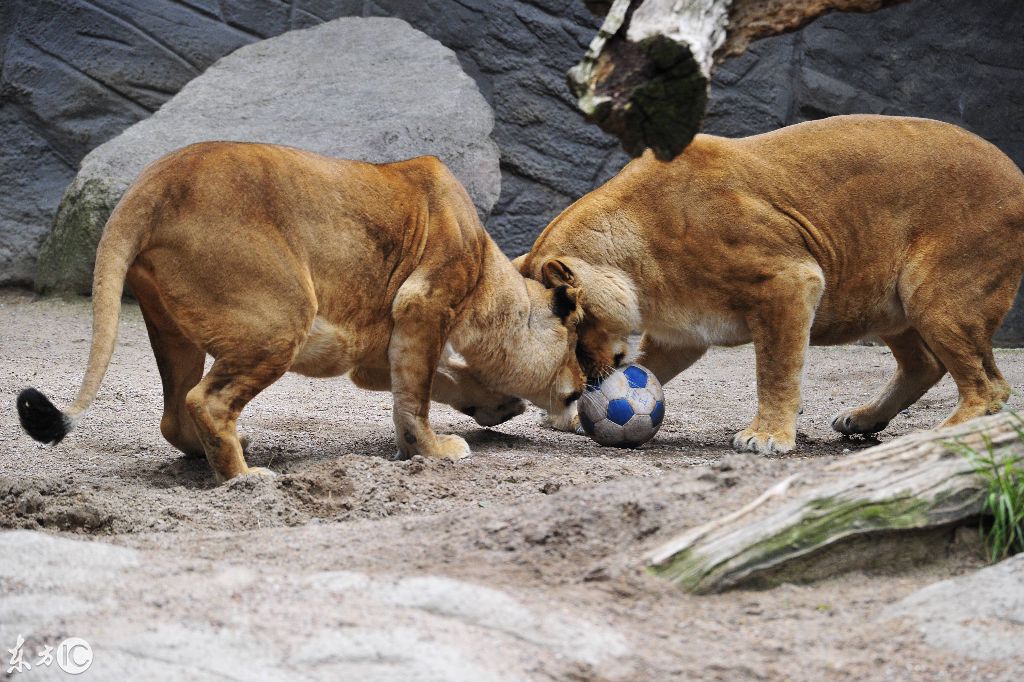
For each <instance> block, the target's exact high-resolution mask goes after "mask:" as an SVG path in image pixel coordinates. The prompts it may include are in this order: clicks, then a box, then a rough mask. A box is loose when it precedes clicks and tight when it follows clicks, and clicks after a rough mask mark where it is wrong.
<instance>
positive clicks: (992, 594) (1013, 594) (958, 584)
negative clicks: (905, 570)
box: [883, 554, 1024, 663]
mask: <svg viewBox="0 0 1024 682" xmlns="http://www.w3.org/2000/svg"><path fill="white" fill-rule="evenodd" d="M883 618H890V619H891V618H899V619H902V620H903V621H905V622H907V623H910V624H912V625H913V626H914V627H916V628H917V630H918V631H919V632H920V633H921V634H922V635H924V638H925V641H926V642H927V643H928V644H929V645H931V646H933V647H935V648H936V649H940V650H942V651H952V652H955V653H958V654H960V655H962V656H967V657H969V658H975V659H988V660H993V659H1016V660H1019V661H1020V662H1021V663H1024V554H1018V555H1017V556H1015V557H1012V558H1010V559H1007V560H1006V561H1003V562H1001V563H998V564H996V565H995V566H989V567H988V568H983V569H981V570H980V571H977V572H976V573H971V574H970V575H966V576H962V577H959V578H953V579H950V580H943V581H941V582H938V583H934V584H932V585H929V586H928V587H925V588H923V589H920V590H918V591H917V592H914V593H913V594H911V595H910V596H909V597H907V598H905V599H903V600H902V601H900V602H899V603H897V604H894V605H893V606H891V607H889V608H888V609H887V610H886V611H885V613H884V614H883Z"/></svg>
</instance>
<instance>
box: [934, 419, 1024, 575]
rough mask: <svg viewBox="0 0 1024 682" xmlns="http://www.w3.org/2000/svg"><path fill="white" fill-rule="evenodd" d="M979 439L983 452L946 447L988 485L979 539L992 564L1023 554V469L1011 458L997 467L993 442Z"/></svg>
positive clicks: (1023, 436)
mask: <svg viewBox="0 0 1024 682" xmlns="http://www.w3.org/2000/svg"><path fill="white" fill-rule="evenodd" d="M1014 430H1015V431H1016V432H1017V437H1018V438H1020V439H1021V441H1022V442H1024V431H1022V430H1021V428H1020V426H1015V427H1014ZM982 440H983V442H984V444H985V451H984V452H978V451H977V450H976V449H975V448H972V447H970V446H969V445H965V444H963V443H951V444H949V445H950V446H951V447H952V448H953V449H955V450H958V451H959V452H960V453H961V454H963V455H964V457H966V458H967V459H968V460H969V461H970V462H971V465H972V466H973V467H974V470H975V472H976V473H977V474H978V475H979V476H981V477H982V478H983V479H984V480H985V483H986V484H987V486H988V487H987V490H986V492H985V500H984V502H983V504H982V509H981V511H982V514H983V517H982V527H981V537H982V541H983V542H984V544H985V549H986V552H987V554H988V557H987V558H988V560H989V562H991V563H995V562H997V561H1001V560H1003V559H1005V558H1007V557H1009V556H1011V555H1013V554H1017V553H1018V552H1024V466H1022V465H1021V462H1019V461H1013V459H1012V458H1011V459H1007V460H1006V461H1004V462H1003V463H1002V464H1000V463H999V462H998V461H997V458H996V454H995V450H994V448H993V446H992V440H991V439H990V438H988V437H987V436H984V435H983V436H982ZM988 519H991V525H990V526H989V527H988V529H987V530H986V528H985V521H986V520H988Z"/></svg>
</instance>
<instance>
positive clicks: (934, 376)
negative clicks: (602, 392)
mask: <svg viewBox="0 0 1024 682" xmlns="http://www.w3.org/2000/svg"><path fill="white" fill-rule="evenodd" d="M517 264H518V265H519V267H520V269H521V271H522V272H523V273H524V274H527V275H529V276H530V277H534V278H536V279H538V280H540V281H543V282H545V283H547V284H548V285H550V286H573V287H582V288H583V290H584V291H585V292H586V299H585V302H584V304H583V308H584V317H583V322H582V323H581V325H580V327H579V329H578V330H577V331H578V334H579V339H580V348H579V355H580V358H581V361H582V363H583V365H584V368H585V369H586V370H587V371H588V373H589V374H591V375H597V376H600V375H603V374H604V373H606V372H608V371H609V370H610V368H611V367H613V366H616V365H620V364H622V363H623V362H625V361H627V360H629V359H630V358H629V353H628V337H629V336H630V334H631V332H634V331H642V332H643V334H644V336H643V342H642V349H641V350H642V353H643V359H642V362H643V363H644V364H645V365H647V366H648V367H649V368H650V369H651V370H653V371H654V373H655V374H656V375H657V376H658V378H659V379H660V380H661V381H662V382H667V381H669V380H670V379H672V378H673V377H675V376H676V375H678V374H679V373H680V372H682V371H683V370H684V369H686V368H687V367H689V366H690V365H691V364H693V363H694V362H695V361H696V360H697V359H698V358H700V357H701V355H703V354H704V352H705V350H706V349H707V348H708V347H709V346H714V345H721V346H734V345H738V344H743V343H748V342H753V344H754V352H755V355H756V361H757V395H758V409H757V415H756V416H755V417H754V421H753V423H751V424H750V426H749V427H748V428H746V429H743V430H742V431H740V432H739V433H737V434H736V436H735V438H734V439H733V445H734V447H736V448H737V449H739V450H750V451H754V452H760V453H777V452H787V451H789V450H791V449H792V448H793V447H794V444H795V435H796V417H797V412H798V410H799V407H800V376H801V371H802V368H803V364H804V355H805V352H806V349H807V345H808V343H813V344H840V343H849V342H851V341H856V340H858V339H861V338H863V337H865V336H869V335H878V336H880V337H881V338H882V339H883V340H884V341H885V343H886V344H888V346H889V348H890V349H892V354H893V357H894V358H895V359H896V363H897V368H896V373H895V374H894V375H893V377H892V379H891V380H890V381H889V382H888V383H887V384H886V385H885V386H884V387H883V388H882V390H881V391H880V392H879V393H878V395H877V396H875V398H873V399H872V400H870V401H869V402H867V403H866V404H864V405H861V406H860V407H856V408H853V409H850V410H847V411H845V412H842V413H841V414H839V415H838V416H836V417H835V419H834V420H833V422H832V426H833V427H834V428H835V429H836V430H837V431H839V432H841V433H843V434H871V433H876V432H878V431H880V430H882V429H884V428H885V427H886V425H887V424H888V423H889V420H890V419H892V418H893V416H895V415H896V414H897V413H898V412H899V411H900V410H902V409H904V408H905V407H907V406H909V405H911V404H912V403H914V402H915V401H916V400H917V399H918V398H920V397H921V396H922V395H923V394H924V393H925V392H926V391H927V390H928V389H929V388H931V387H932V386H933V385H934V384H935V383H936V382H938V380H939V379H940V378H942V376H943V375H944V374H945V373H946V372H947V371H948V372H949V373H950V374H951V375H952V377H953V380H954V381H955V382H956V386H957V389H958V391H959V394H960V401H959V405H958V406H957V408H956V410H955V411H954V412H953V413H952V415H950V417H949V418H948V419H946V421H945V422H944V424H945V425H951V424H957V423H960V422H963V421H965V420H968V419H971V418H972V417H977V416H980V415H983V414H987V413H991V412H994V411H996V410H999V409H1000V407H1001V405H1002V404H1003V403H1004V402H1005V401H1006V399H1007V398H1008V397H1009V395H1010V386H1009V385H1008V384H1007V382H1006V380H1005V379H1004V378H1003V376H1002V374H1000V372H999V369H998V368H997V367H996V362H995V358H994V357H993V354H992V335H993V332H995V330H996V329H997V328H998V327H999V325H1000V324H1001V322H1002V320H1003V317H1004V316H1005V315H1006V312H1007V311H1008V310H1009V308H1010V306H1011V304H1012V303H1013V300H1014V295H1015V292H1016V291H1017V287H1018V285H1019V283H1020V279H1021V274H1022V271H1024V175H1022V174H1021V171H1020V169H1018V168H1017V167H1016V166H1015V165H1014V163H1013V162H1012V161H1011V160H1010V159H1009V158H1007V157H1006V155H1005V154H1003V153H1002V152H1000V151H999V150H998V149H997V148H996V147H995V146H993V145H991V144H989V143H988V142H986V141H984V140H982V139H981V138H979V137H976V136H975V135H972V134H970V133H968V132H966V131H964V130H962V129H960V128H957V127H955V126H952V125H949V124H946V123H941V122H938V121H929V120H923V119H915V118H897V117H886V116H837V117H835V118H829V119H824V120H820V121H813V122H808V123H801V124H798V125H794V126H790V127H787V128H783V129H781V130H777V131H775V132H771V133H767V134H764V135H755V136H753V137H747V138H742V139H726V138H722V137H715V136H712V135H698V136H697V137H696V138H695V139H694V141H693V142H692V143H691V144H690V145H689V146H688V147H687V148H686V149H685V150H684V151H683V153H682V154H681V155H680V156H679V157H678V158H676V159H675V160H673V161H671V162H661V161H658V160H657V159H656V158H655V157H654V156H653V155H652V154H651V153H650V152H648V153H646V154H644V156H642V157H641V158H639V159H636V160H634V161H632V162H631V163H629V164H628V165H627V166H626V167H625V168H623V170H622V171H621V172H620V173H619V174H618V175H617V176H616V177H614V178H613V179H612V180H610V181H609V182H608V183H606V184H605V185H603V186H602V187H599V188H598V189H596V190H594V191H593V192H591V193H589V194H587V195H586V196H584V197H582V198H581V199H579V200H578V201H576V202H575V203H574V204H572V205H571V206H570V207H569V208H567V209H566V210H565V211H564V212H563V213H562V214H561V215H559V216H558V217H557V218H556V219H555V220H554V221H552V222H551V224H550V225H548V226H547V228H546V229H545V230H544V232H543V233H542V234H541V235H540V236H539V237H538V239H537V241H536V243H535V244H534V245H533V249H532V250H531V251H530V252H529V253H528V254H526V255H525V256H523V257H520V259H517Z"/></svg>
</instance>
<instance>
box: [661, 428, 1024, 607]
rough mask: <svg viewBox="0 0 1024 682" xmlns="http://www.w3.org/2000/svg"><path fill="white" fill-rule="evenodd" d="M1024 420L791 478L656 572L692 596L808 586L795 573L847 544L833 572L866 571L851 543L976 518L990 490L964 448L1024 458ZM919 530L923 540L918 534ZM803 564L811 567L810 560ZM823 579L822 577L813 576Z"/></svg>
mask: <svg viewBox="0 0 1024 682" xmlns="http://www.w3.org/2000/svg"><path fill="white" fill-rule="evenodd" d="M1020 423H1021V422H1020V418H1019V417H1017V416H1016V415H1012V414H1005V413H1004V414H999V415H995V416H992V417H985V418H982V419H977V420H974V421H972V422H969V423H967V424H963V425H961V426H958V427H954V428H951V429H944V430H940V431H929V432H924V433H919V434H913V435H910V436H906V437H904V438H900V439H898V440H895V441H893V442H891V443H887V444H885V445H880V446H877V447H874V448H870V449H868V450H865V451H863V452H861V453H858V454H857V455H854V456H852V457H849V458H846V459H844V460H841V461H840V462H836V463H834V464H831V465H828V466H824V467H816V468H812V469H810V470H808V471H807V472H805V473H801V474H798V475H796V476H792V477H790V478H788V479H786V480H784V481H782V482H780V483H778V484H776V485H775V486H773V487H772V488H771V489H769V490H768V491H766V492H765V493H764V494H763V495H761V496H760V497H759V498H758V499H756V500H754V501H753V502H751V503H750V504H748V505H747V506H745V507H743V508H742V509H740V510H738V511H736V512H733V513H732V514H729V515H728V516H725V517H723V518H721V519H718V520H715V521H712V522H710V523H707V524H704V525H703V526H700V527H698V528H695V529H693V530H690V531H688V532H686V533H683V534H682V535H680V536H679V537H677V538H675V539H674V540H672V541H671V542H669V543H666V544H665V545H664V546H663V547H661V548H660V549H658V550H657V551H656V552H654V553H653V554H652V555H651V556H650V557H649V558H648V565H649V570H650V571H651V572H652V573H654V574H655V575H658V576H661V577H664V578H666V579H668V580H672V581H673V582H675V583H676V584H678V585H679V586H680V587H682V588H683V589H685V590H687V591H690V592H697V593H704V592H717V591H720V590H723V589H727V588H729V587H734V586H738V585H750V584H759V585H763V584H770V583H771V582H773V581H775V580H782V579H785V580H799V579H800V576H799V575H797V574H795V573H794V571H793V570H791V569H792V566H794V565H795V564H797V563H802V564H803V565H805V566H807V565H809V562H808V561H806V558H807V557H809V556H811V555H813V554H815V553H820V552H822V551H824V550H828V549H830V548H834V547H835V546H837V545H838V544H840V543H844V542H845V543H846V545H847V555H848V556H847V557H846V558H845V560H843V561H836V560H835V557H832V558H831V559H830V560H829V562H828V563H829V564H830V565H831V570H833V571H840V570H842V567H843V565H844V564H848V565H858V566H859V565H863V563H864V562H863V561H861V560H860V559H859V558H858V557H857V556H850V555H849V548H850V547H854V546H856V547H859V548H860V551H861V552H862V553H863V552H865V551H867V552H870V551H872V543H871V542H860V543H853V544H851V543H849V542H848V541H849V540H850V539H851V538H870V537H872V536H875V535H878V534H880V533H881V534H886V535H887V536H888V535H893V534H895V535H896V536H900V535H901V534H902V537H903V538H904V540H905V541H906V542H912V541H916V540H918V539H920V537H921V533H924V534H925V535H926V536H934V537H940V536H941V535H942V533H941V531H942V529H943V528H948V527H949V526H950V525H951V524H955V523H957V522H960V521H963V520H965V519H968V518H972V517H974V516H977V514H978V513H979V512H980V510H981V506H982V501H983V498H984V495H985V491H986V483H985V481H984V479H983V478H982V477H981V476H979V475H978V474H977V473H976V472H975V463H973V462H972V461H970V460H969V459H968V458H967V457H965V456H964V455H963V454H962V453H961V447H960V445H957V444H963V445H967V446H969V447H971V448H973V449H974V450H976V451H978V452H984V453H986V455H988V454H989V447H990V446H989V443H990V444H991V455H992V456H993V457H994V458H995V459H996V460H997V461H1017V460H1020V459H1022V458H1024V443H1022V442H1021V440H1020V437H1019V435H1018V431H1017V429H1018V428H1019V427H1020ZM912 533H916V534H917V535H911V534H912ZM801 560H802V561H801ZM814 577H815V578H818V577H822V576H821V575H820V571H817V572H816V574H815V575H814Z"/></svg>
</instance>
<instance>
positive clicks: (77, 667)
mask: <svg viewBox="0 0 1024 682" xmlns="http://www.w3.org/2000/svg"><path fill="white" fill-rule="evenodd" d="M7 652H8V653H9V654H10V655H11V656H10V660H9V661H8V667H7V674H8V675H13V674H14V673H25V672H31V670H32V666H35V667H36V668H37V669H38V668H46V667H49V666H51V665H53V664H54V663H55V662H56V663H57V667H58V668H60V669H61V670H63V671H64V672H66V673H67V674H69V675H81V674H82V673H84V672H85V671H86V670H88V669H89V666H91V665H92V647H91V646H90V645H89V642H87V641H85V640H84V639H82V638H81V637H68V638H67V639H65V640H64V641H62V642H61V643H60V644H58V645H57V648H56V649H54V648H53V647H52V646H50V645H49V644H45V645H43V648H41V649H39V650H38V651H36V661H35V663H31V662H30V660H31V655H29V660H26V659H25V654H26V650H25V638H24V637H22V636H21V635H18V641H17V643H16V644H15V645H14V648H13V649H8V650H7Z"/></svg>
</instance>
